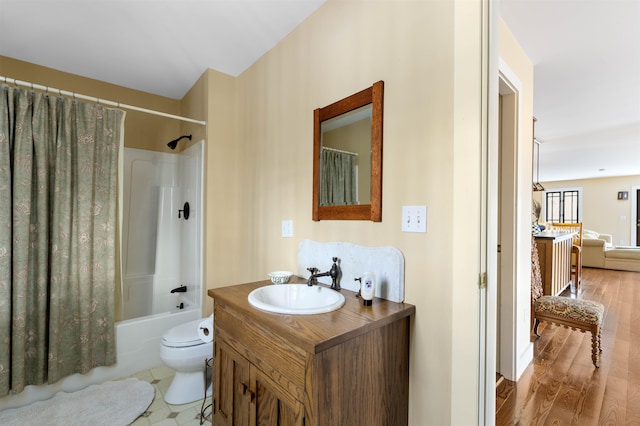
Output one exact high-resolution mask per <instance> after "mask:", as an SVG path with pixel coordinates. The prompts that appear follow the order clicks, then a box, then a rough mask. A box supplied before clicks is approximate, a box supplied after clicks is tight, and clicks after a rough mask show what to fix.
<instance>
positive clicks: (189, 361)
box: [160, 319, 213, 405]
mask: <svg viewBox="0 0 640 426" xmlns="http://www.w3.org/2000/svg"><path fill="white" fill-rule="evenodd" d="M201 321H202V319H197V320H195V321H190V322H187V323H185V324H181V325H178V326H176V327H173V328H172V329H170V330H169V331H167V332H166V333H164V334H163V335H162V341H161V343H160V359H161V360H162V362H164V363H165V364H166V365H167V367H170V368H172V369H174V370H175V371H176V375H175V376H174V378H173V381H172V382H171V386H169V389H168V390H167V392H166V393H165V395H164V400H165V401H166V402H167V403H169V404H175V405H177V404H187V403H189V402H193V401H197V400H199V399H202V398H204V396H205V392H204V384H205V382H206V381H207V378H206V377H205V374H204V372H205V361H206V360H207V359H209V358H212V357H213V341H211V342H204V341H203V340H202V339H200V337H199V336H198V326H199V325H200V322H201ZM208 395H211V385H209V386H208V388H207V396H208Z"/></svg>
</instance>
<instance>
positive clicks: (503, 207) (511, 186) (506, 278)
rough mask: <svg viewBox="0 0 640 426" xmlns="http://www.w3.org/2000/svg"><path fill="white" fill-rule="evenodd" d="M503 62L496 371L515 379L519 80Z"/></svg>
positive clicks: (500, 106)
mask: <svg viewBox="0 0 640 426" xmlns="http://www.w3.org/2000/svg"><path fill="white" fill-rule="evenodd" d="M503 68H505V66H504V65H503V64H501V67H500V72H499V76H498V78H499V83H498V96H499V100H498V192H497V193H498V229H497V231H498V246H497V248H496V250H497V262H498V265H497V272H498V274H497V283H498V291H497V298H498V301H497V321H496V328H497V329H496V336H497V338H496V372H497V373H498V377H500V376H502V377H504V378H505V379H507V380H511V381H515V380H516V378H517V377H516V375H517V368H516V359H515V357H516V350H515V348H516V332H517V322H518V321H517V316H516V312H517V309H516V307H517V300H516V282H517V273H516V270H517V268H516V259H517V253H518V246H517V239H516V235H517V226H516V225H517V216H518V215H517V200H518V188H517V184H518V143H517V141H518V131H519V126H518V120H519V105H518V102H519V81H518V80H517V79H515V78H514V77H513V76H512V77H511V78H509V77H508V74H509V72H508V70H506V69H503Z"/></svg>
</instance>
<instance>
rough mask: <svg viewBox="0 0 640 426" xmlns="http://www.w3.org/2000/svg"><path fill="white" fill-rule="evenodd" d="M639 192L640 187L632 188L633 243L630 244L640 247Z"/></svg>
mask: <svg viewBox="0 0 640 426" xmlns="http://www.w3.org/2000/svg"><path fill="white" fill-rule="evenodd" d="M638 191H640V186H632V187H631V241H630V243H629V245H630V246H637V245H639V244H638V243H640V241H638V238H637V236H638V225H637V224H638V220H639V219H640V217H638V215H639V214H640V212H638Z"/></svg>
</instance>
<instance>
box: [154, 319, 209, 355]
mask: <svg viewBox="0 0 640 426" xmlns="http://www.w3.org/2000/svg"><path fill="white" fill-rule="evenodd" d="M201 321H202V320H201V319H198V320H195V321H190V322H187V323H185V324H181V325H178V326H176V327H173V328H171V329H170V330H168V331H166V332H165V333H164V334H163V335H162V345H163V346H167V347H170V348H188V347H191V346H200V345H204V344H206V343H205V342H203V341H202V339H200V337H199V336H198V325H199V324H200V322H201Z"/></svg>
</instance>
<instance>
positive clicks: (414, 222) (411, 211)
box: [402, 206, 427, 232]
mask: <svg viewBox="0 0 640 426" xmlns="http://www.w3.org/2000/svg"><path fill="white" fill-rule="evenodd" d="M402 232H427V206H402Z"/></svg>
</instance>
